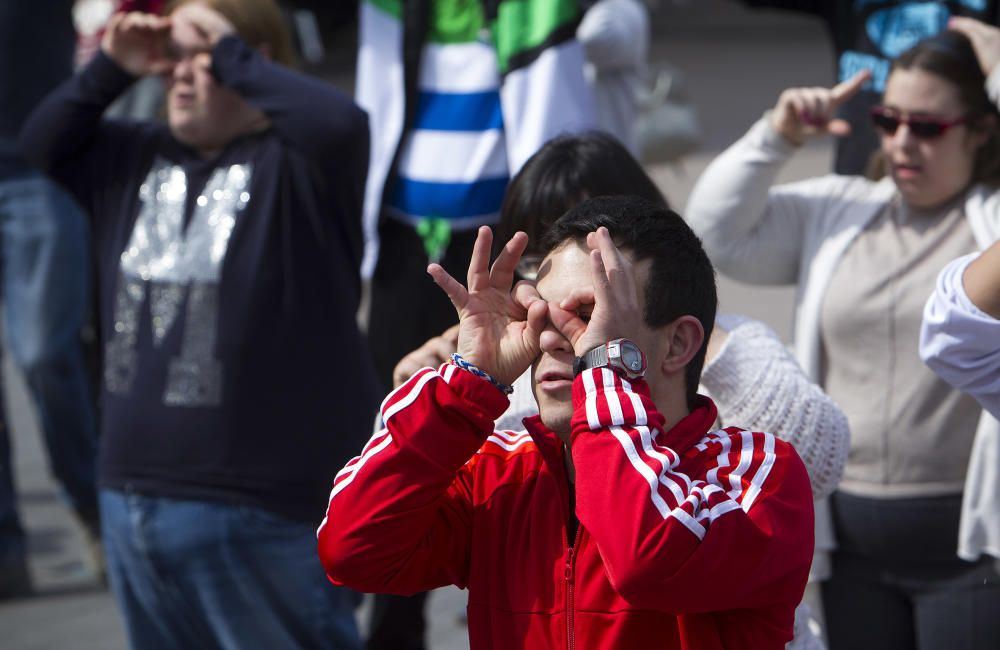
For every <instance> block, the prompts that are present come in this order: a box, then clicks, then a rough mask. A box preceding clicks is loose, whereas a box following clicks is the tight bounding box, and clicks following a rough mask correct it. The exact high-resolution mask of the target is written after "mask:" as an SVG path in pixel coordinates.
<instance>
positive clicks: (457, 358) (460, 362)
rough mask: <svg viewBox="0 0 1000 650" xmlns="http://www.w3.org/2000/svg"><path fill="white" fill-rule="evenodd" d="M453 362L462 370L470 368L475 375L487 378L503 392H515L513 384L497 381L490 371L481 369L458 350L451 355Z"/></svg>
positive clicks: (505, 393)
mask: <svg viewBox="0 0 1000 650" xmlns="http://www.w3.org/2000/svg"><path fill="white" fill-rule="evenodd" d="M451 362H452V363H453V364H454V365H456V366H458V367H459V368H461V369H462V370H468V371H469V372H471V373H472V374H474V375H475V376H477V377H480V378H482V379H485V380H486V381H488V382H490V383H491V384H493V385H494V386H496V387H497V389H498V390H499V391H500V392H502V393H503V394H504V395H510V394H511V393H513V392H514V387H513V386H508V385H507V384H504V383H503V382H500V381H497V379H496V378H495V377H494V376H493V375H491V374H489V373H488V372H485V371H484V370H481V369H479V368H478V367H477V366H475V365H473V364H471V363H469V362H468V361H466V360H465V359H463V358H462V355H460V354H459V353H458V352H456V353H454V354H453V355H451Z"/></svg>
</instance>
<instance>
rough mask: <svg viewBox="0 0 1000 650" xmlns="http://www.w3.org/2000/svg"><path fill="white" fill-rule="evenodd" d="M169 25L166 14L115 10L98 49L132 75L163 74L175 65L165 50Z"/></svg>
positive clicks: (169, 21)
mask: <svg viewBox="0 0 1000 650" xmlns="http://www.w3.org/2000/svg"><path fill="white" fill-rule="evenodd" d="M170 27H171V20H170V18H169V17H166V16H156V15H154V14H146V13H141V12H138V11H132V12H129V13H117V14H114V15H113V16H111V19H110V20H108V24H107V26H106V27H105V28H104V38H103V39H101V50H103V51H104V53H105V54H106V55H108V56H109V57H110V58H111V60H112V61H114V62H115V63H117V64H118V65H119V67H121V68H122V69H123V70H125V72H127V73H129V74H130V75H132V76H133V77H144V76H146V75H157V74H164V73H166V72H169V71H170V69H171V68H172V67H173V65H174V62H173V61H172V60H171V58H170V57H169V56H168V52H167V42H168V39H169V38H170Z"/></svg>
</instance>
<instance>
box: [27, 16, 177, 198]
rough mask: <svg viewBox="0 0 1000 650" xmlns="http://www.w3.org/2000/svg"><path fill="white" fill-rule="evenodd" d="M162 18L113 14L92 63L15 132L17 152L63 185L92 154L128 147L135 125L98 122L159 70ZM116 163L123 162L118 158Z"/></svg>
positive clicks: (166, 24)
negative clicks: (129, 90)
mask: <svg viewBox="0 0 1000 650" xmlns="http://www.w3.org/2000/svg"><path fill="white" fill-rule="evenodd" d="M169 31H170V21H169V19H167V18H160V17H158V16H151V15H149V14H141V13H128V14H115V15H114V16H112V17H111V20H110V21H108V26H107V28H106V30H105V34H104V38H103V40H102V42H101V49H100V51H99V52H98V53H97V55H96V56H95V57H94V59H93V61H91V63H90V64H89V65H87V66H86V67H85V68H84V69H83V70H81V71H80V72H79V73H78V74H77V75H75V76H74V77H72V78H70V79H68V80H66V81H65V82H64V83H63V84H61V85H60V86H59V87H58V88H56V89H55V90H53V91H52V93H50V94H49V96H48V97H46V98H45V100H44V101H43V102H42V103H41V104H40V105H39V106H38V108H36V109H35V111H34V112H33V113H32V115H31V117H30V118H29V119H28V121H27V123H26V124H25V125H24V128H23V129H22V131H21V148H22V150H23V151H24V152H25V155H27V156H28V158H29V159H30V160H31V161H32V162H33V163H34V164H35V165H36V166H38V167H39V168H41V169H43V170H45V171H47V172H49V173H50V174H53V175H55V176H56V177H58V178H59V179H60V180H63V181H65V182H67V184H70V185H74V184H78V183H75V181H76V180H77V179H78V177H79V176H80V175H81V174H80V173H79V172H81V171H84V172H85V171H86V170H87V169H88V167H89V165H90V164H91V159H92V157H93V156H101V155H102V154H101V153H100V151H103V152H104V154H103V155H104V156H105V157H116V150H117V149H122V148H125V147H128V146H130V141H131V140H132V138H133V137H134V135H135V133H136V132H137V130H138V127H136V126H135V125H127V124H124V123H120V122H102V119H101V118H102V115H103V114H104V111H105V109H107V107H108V106H109V105H110V104H111V102H113V101H114V100H115V99H116V98H117V97H118V96H119V95H121V94H122V93H123V92H124V91H125V90H126V89H127V88H128V87H129V86H130V85H131V84H132V83H133V82H134V81H135V80H136V79H137V78H139V77H141V76H143V75H152V74H159V73H162V72H165V71H166V70H168V69H169V67H170V66H171V65H172V64H171V62H169V61H168V60H167V57H166V53H165V43H166V38H167V35H168V34H169ZM119 162H120V163H121V162H123V160H122V158H121V157H120V156H119Z"/></svg>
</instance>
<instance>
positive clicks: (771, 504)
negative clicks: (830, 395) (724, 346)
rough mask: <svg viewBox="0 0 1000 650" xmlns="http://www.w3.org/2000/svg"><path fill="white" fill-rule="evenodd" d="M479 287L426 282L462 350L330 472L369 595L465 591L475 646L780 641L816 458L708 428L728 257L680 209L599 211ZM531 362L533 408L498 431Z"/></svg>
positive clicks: (341, 565)
mask: <svg viewBox="0 0 1000 650" xmlns="http://www.w3.org/2000/svg"><path fill="white" fill-rule="evenodd" d="M491 239H492V237H491V235H490V231H489V229H488V228H485V227H484V228H482V229H481V230H480V232H479V238H478V240H477V242H476V245H475V249H474V252H473V257H472V262H471V264H470V267H469V276H468V288H466V287H464V286H462V285H461V284H460V283H459V282H458V281H456V280H455V279H453V278H451V277H450V276H449V275H448V274H447V273H445V272H444V271H443V269H441V268H440V267H439V266H436V265H431V266H430V267H429V268H428V271H429V272H430V273H431V275H432V276H433V277H434V279H435V281H436V282H437V283H438V284H439V285H440V286H441V287H442V288H443V289H444V290H445V291H446V292H447V294H448V295H449V297H450V298H451V299H452V301H453V302H454V303H455V306H456V308H457V309H458V311H459V317H460V321H461V325H460V331H459V339H458V354H457V355H456V356H455V357H453V358H452V362H451V363H448V364H444V365H443V366H441V368H439V369H437V370H434V369H431V368H425V369H423V370H421V371H420V372H418V373H417V374H415V375H414V376H413V377H412V378H410V380H409V381H407V382H406V383H404V384H403V385H402V386H400V387H399V388H398V389H396V390H395V391H394V392H393V393H392V394H390V395H389V396H388V397H387V398H386V400H385V401H384V402H383V404H382V419H383V421H384V422H385V425H386V428H385V429H383V430H382V431H380V432H378V433H376V434H375V436H374V437H373V438H372V439H371V441H370V442H369V443H368V444H367V445H366V446H365V448H364V450H363V452H362V453H361V455H360V456H358V457H357V458H355V459H354V460H352V461H351V462H350V463H348V464H347V466H346V467H344V469H343V470H341V471H340V473H339V474H338V475H337V477H336V479H335V482H334V486H333V490H332V493H331V496H330V504H329V508H328V511H327V516H326V518H325V519H324V520H323V523H322V525H321V526H320V528H319V532H318V536H319V553H320V556H321V559H322V561H323V564H324V566H325V567H326V571H327V573H328V575H329V577H330V579H331V580H332V581H333V582H335V583H337V584H341V585H347V586H350V587H352V588H355V589H359V590H363V591H370V592H389V593H399V594H407V593H412V592H417V591H421V590H427V589H433V588H436V587H439V586H442V585H446V584H456V585H458V586H460V587H467V588H468V589H469V637H470V645H471V647H472V648H473V649H478V648H574V647H580V648H597V649H604V648H684V649H692V650H709V649H712V648H746V649H753V650H762V649H768V648H783V647H784V644H785V643H786V642H787V641H789V640H790V639H791V638H792V622H793V611H794V609H795V606H796V604H797V603H798V602H799V600H800V599H801V597H802V592H803V590H804V588H805V584H806V577H807V574H808V570H809V563H810V560H811V557H812V551H813V511H812V496H811V492H810V489H809V479H808V477H807V475H806V470H805V467H804V466H803V464H802V462H801V460H800V459H799V458H798V456H797V455H796V453H795V451H794V450H793V449H792V447H791V446H790V445H788V444H787V443H785V442H783V441H782V440H779V439H777V438H775V437H774V436H772V435H770V434H768V433H760V432H750V431H744V430H741V429H738V428H733V427H731V428H728V429H724V430H721V431H712V430H711V427H712V426H713V424H714V422H715V419H716V410H715V406H714V405H713V404H712V402H711V401H710V400H709V399H707V398H705V397H702V396H699V395H697V393H696V392H695V391H696V388H697V384H698V381H697V378H698V377H699V375H700V372H701V366H702V364H703V362H704V358H705V348H706V341H708V337H709V333H710V331H711V327H712V323H713V320H714V317H715V308H716V293H715V281H714V275H713V271H712V267H711V264H710V263H709V261H708V258H707V257H706V256H705V253H704V251H703V250H702V248H701V243H700V242H699V241H698V239H697V237H695V235H694V234H693V233H692V232H691V230H690V229H689V228H688V227H687V225H686V224H685V223H684V222H683V220H682V219H681V218H680V217H679V216H678V215H676V214H674V213H672V212H670V211H669V210H666V209H664V208H661V207H658V206H656V205H654V204H651V203H648V202H646V201H643V200H642V199H638V198H634V197H613V198H611V197H604V198H596V199H590V200H588V201H585V202H584V203H582V204H580V205H579V206H578V207H576V208H574V209H573V210H571V211H570V212H568V213H567V214H566V215H564V216H563V217H562V218H561V219H560V220H559V221H558V222H557V223H556V224H555V226H553V228H552V230H551V231H550V233H549V234H548V241H547V242H546V245H545V250H547V251H549V252H548V255H547V256H546V258H545V260H544V261H543V263H542V265H541V267H540V272H539V275H538V279H537V282H536V283H534V284H527V283H520V284H518V285H517V287H516V288H515V290H514V291H513V292H511V284H512V281H513V277H514V270H515V266H516V264H517V261H518V259H519V257H520V254H521V252H522V251H523V250H524V247H525V245H526V243H527V237H526V236H525V235H524V234H523V233H518V234H517V235H515V236H514V238H513V239H511V241H510V242H509V243H508V244H507V245H506V246H505V247H504V249H503V250H502V251H501V252H500V254H499V256H498V257H497V259H496V262H495V263H494V264H493V265H492V267H490V266H489V254H490V245H491ZM529 367H531V372H532V380H533V384H534V389H535V396H536V399H537V401H538V406H539V415H538V416H536V417H533V418H528V419H526V420H525V426H526V427H527V430H526V431H522V432H511V431H494V430H493V421H494V419H495V418H496V417H498V416H499V415H500V414H501V412H502V411H503V410H504V409H505V407H506V406H507V403H508V400H507V398H506V396H505V394H504V391H505V389H506V388H508V386H507V385H508V384H510V383H511V382H513V380H514V379H515V378H517V377H518V376H520V375H521V373H522V372H524V371H525V370H526V369H528V368H529Z"/></svg>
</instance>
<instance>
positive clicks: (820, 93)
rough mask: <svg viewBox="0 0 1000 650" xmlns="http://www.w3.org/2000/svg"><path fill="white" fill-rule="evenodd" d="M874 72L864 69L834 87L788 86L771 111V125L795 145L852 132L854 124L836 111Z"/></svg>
mask: <svg viewBox="0 0 1000 650" xmlns="http://www.w3.org/2000/svg"><path fill="white" fill-rule="evenodd" d="M871 76H872V75H871V72H870V71H868V70H862V71H861V72H858V73H857V74H855V75H854V76H853V77H851V78H850V79H848V80H846V81H842V82H840V83H839V84H837V85H836V86H834V87H833V88H789V89H788V90H786V91H784V92H783V93H781V95H780V96H779V97H778V103H777V104H776V105H775V107H774V110H773V111H772V112H771V127H772V128H773V129H774V130H775V131H776V132H777V133H778V134H780V135H781V136H782V137H783V138H784V139H785V140H787V141H788V142H790V143H792V144H794V145H796V146H798V145H800V144H802V142H803V141H804V140H805V138H807V137H810V136H818V135H837V136H845V135H848V134H850V132H851V125H850V124H848V123H847V121H846V120H842V119H837V118H834V116H833V115H834V113H835V112H836V110H837V108H838V107H839V106H840V105H841V104H843V103H844V102H846V101H847V100H848V99H850V98H851V97H853V96H854V95H856V94H857V93H858V91H860V90H861V88H862V87H863V86H864V85H865V83H867V81H868V80H869V79H871Z"/></svg>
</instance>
